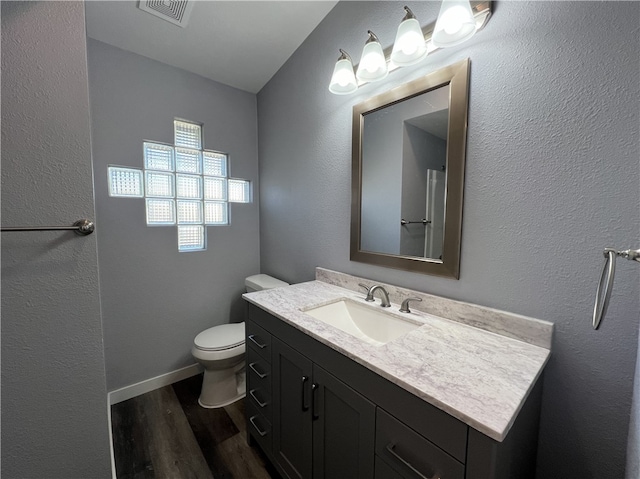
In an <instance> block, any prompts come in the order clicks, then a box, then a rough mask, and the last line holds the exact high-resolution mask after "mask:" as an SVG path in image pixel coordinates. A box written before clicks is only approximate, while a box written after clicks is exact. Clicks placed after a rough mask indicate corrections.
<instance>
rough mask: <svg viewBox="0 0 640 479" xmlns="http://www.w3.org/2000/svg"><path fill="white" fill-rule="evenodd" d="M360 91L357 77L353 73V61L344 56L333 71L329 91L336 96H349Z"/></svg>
mask: <svg viewBox="0 0 640 479" xmlns="http://www.w3.org/2000/svg"><path fill="white" fill-rule="evenodd" d="M357 89H358V83H357V81H356V76H355V75H354V73H353V64H352V63H351V60H350V59H349V58H347V57H346V56H345V54H343V55H342V56H341V57H340V58H339V59H338V61H337V62H336V66H335V68H334V69H333V76H332V77H331V83H330V84H329V91H330V92H331V93H335V94H336V95H348V94H349V93H353V92H354V91H356V90H357Z"/></svg>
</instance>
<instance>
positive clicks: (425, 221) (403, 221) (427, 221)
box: [400, 218, 431, 226]
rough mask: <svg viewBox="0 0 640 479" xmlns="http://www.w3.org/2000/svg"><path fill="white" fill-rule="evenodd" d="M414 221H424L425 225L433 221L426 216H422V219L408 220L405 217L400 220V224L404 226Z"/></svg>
mask: <svg viewBox="0 0 640 479" xmlns="http://www.w3.org/2000/svg"><path fill="white" fill-rule="evenodd" d="M414 223H422V224H423V225H428V224H429V223H431V221H430V220H428V219H426V218H422V219H421V220H420V221H407V220H405V219H404V218H403V219H401V220H400V224H401V225H402V226H404V225H412V224H414Z"/></svg>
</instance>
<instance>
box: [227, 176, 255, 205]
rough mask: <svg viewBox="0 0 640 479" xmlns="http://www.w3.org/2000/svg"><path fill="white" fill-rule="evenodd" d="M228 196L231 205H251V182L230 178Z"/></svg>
mask: <svg viewBox="0 0 640 479" xmlns="http://www.w3.org/2000/svg"><path fill="white" fill-rule="evenodd" d="M228 195H229V202H231V203H251V182H250V181H247V180H239V179H231V178H230V179H229V191H228Z"/></svg>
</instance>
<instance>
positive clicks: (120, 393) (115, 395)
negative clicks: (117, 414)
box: [107, 364, 203, 405]
mask: <svg viewBox="0 0 640 479" xmlns="http://www.w3.org/2000/svg"><path fill="white" fill-rule="evenodd" d="M202 371H203V369H202V366H200V365H199V364H192V365H191V366H187V367H186V368H182V369H178V370H176V371H171V372H170V373H166V374H161V375H160V376H156V377H155V378H151V379H146V380H144V381H140V382H139V383H135V384H131V385H129V386H125V387H123V388H120V389H116V390H115V391H111V392H110V393H109V394H108V395H107V396H108V402H109V405H113V404H118V403H119V402H122V401H126V400H127V399H131V398H134V397H136V396H140V395H141V394H144V393H148V392H149V391H153V390H154V389H159V388H161V387H164V386H168V385H169V384H173V383H175V382H178V381H182V380H183V379H187V378H190V377H191V376H195V375H196V374H200V373H201V372H202Z"/></svg>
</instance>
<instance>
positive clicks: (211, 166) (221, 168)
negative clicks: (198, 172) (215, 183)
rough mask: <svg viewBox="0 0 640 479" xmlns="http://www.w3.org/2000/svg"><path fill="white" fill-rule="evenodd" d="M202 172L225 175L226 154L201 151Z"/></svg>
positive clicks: (211, 174)
mask: <svg viewBox="0 0 640 479" xmlns="http://www.w3.org/2000/svg"><path fill="white" fill-rule="evenodd" d="M202 162H203V173H204V174H205V175H209V176H222V177H226V176H227V155H225V154H224V153H218V152H216V151H204V152H203V153H202Z"/></svg>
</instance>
